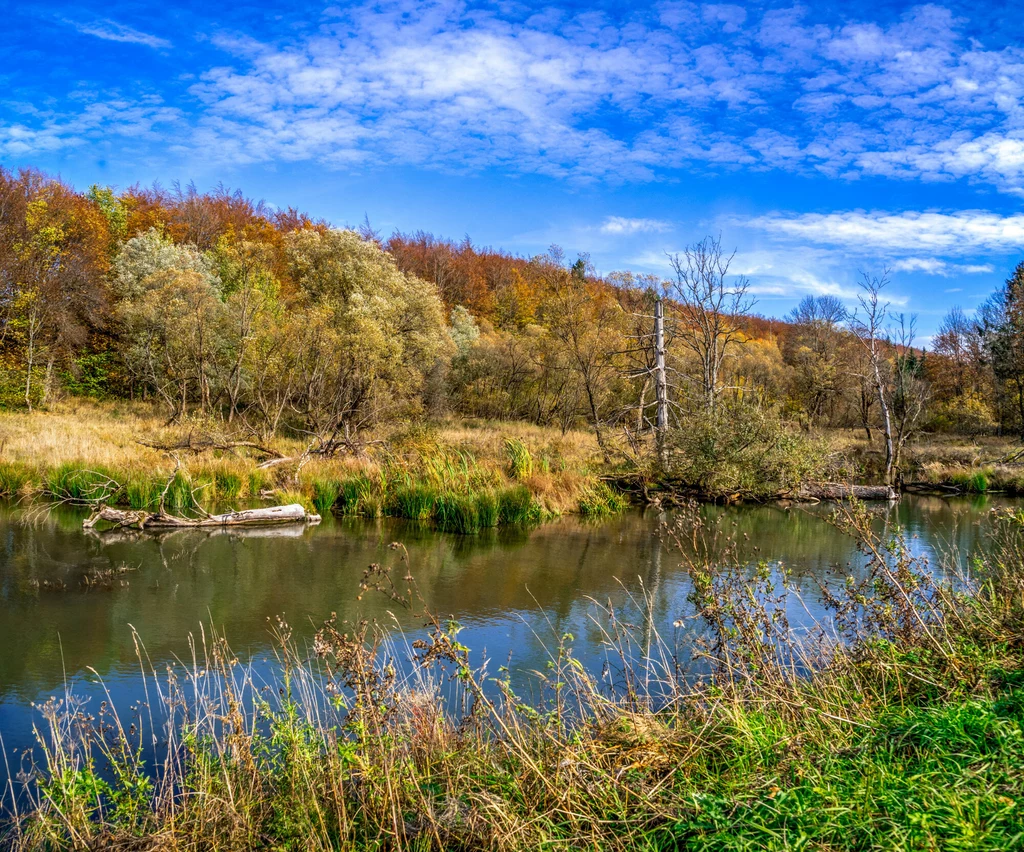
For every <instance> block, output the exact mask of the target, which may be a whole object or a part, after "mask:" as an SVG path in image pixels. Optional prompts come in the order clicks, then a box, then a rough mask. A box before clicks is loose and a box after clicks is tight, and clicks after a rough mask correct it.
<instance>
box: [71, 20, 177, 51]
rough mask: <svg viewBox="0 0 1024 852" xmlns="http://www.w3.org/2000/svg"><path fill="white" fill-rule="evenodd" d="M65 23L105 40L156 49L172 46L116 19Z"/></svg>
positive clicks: (166, 41)
mask: <svg viewBox="0 0 1024 852" xmlns="http://www.w3.org/2000/svg"><path fill="white" fill-rule="evenodd" d="M67 23H69V24H71V26H73V27H74V28H75V29H76V30H78V31H79V32H80V33H83V34H85V35H91V36H95V37H96V38H101V39H104V40H105V41H120V42H124V43H126V44H141V45H144V46H146V47H152V48H155V49H158V50H166V49H168V48H170V47H171V46H172V45H171V43H170V42H169V41H168V40H167V39H165V38H160V37H159V36H155V35H150V34H149V33H144V32H142V30H137V29H135V28H134V27H129V26H127V25H125V24H119V23H117V21H111V20H105V21H93V22H91V23H76V22H74V21H68V22H67Z"/></svg>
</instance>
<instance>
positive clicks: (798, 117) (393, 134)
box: [0, 0, 1024, 334]
mask: <svg viewBox="0 0 1024 852" xmlns="http://www.w3.org/2000/svg"><path fill="white" fill-rule="evenodd" d="M1020 12H1021V8H1020V4H1019V0H1018V2H1005V3H985V2H975V3H953V4H929V5H912V4H902V3H893V2H889V3H885V2H873V3H854V2H848V3H841V4H838V3H837V4H828V3H815V4H813V5H807V6H799V5H796V6H794V5H791V4H789V3H748V4H742V5H730V4H722V3H710V4H709V3H705V4H700V3H690V2H677V0H668V1H667V2H661V3H653V4H630V3H624V2H615V3H612V2H606V3H601V2H597V3H593V2H591V3H587V4H585V5H570V4H560V5H546V4H545V5H542V4H526V3H512V2H510V3H500V2H499V3H487V4H472V3H458V2H438V3H414V2H408V0H398V2H379V3H367V4H363V3H344V4H338V5H333V6H331V5H314V4H305V5H303V6H302V7H299V6H292V5H286V4H277V5H272V4H261V5H259V6H254V5H245V4H227V3H224V4H213V3H199V2H194V0H193V2H183V3H164V4H150V3H143V2H121V0H110V2H104V3H97V2H87V3H73V4H66V3H65V4H62V3H60V2H55V3H51V4H45V5H44V4H18V5H13V6H11V7H10V8H8V9H7V10H6V11H5V13H4V15H5V29H6V30H7V37H6V38H5V39H4V41H3V43H2V45H0V162H2V163H3V164H4V165H6V166H8V167H16V166H21V165H35V166H38V167H41V168H43V169H45V170H47V171H50V172H53V173H59V174H60V175H62V176H63V177H64V178H66V179H68V180H70V181H71V182H72V183H74V184H76V185H78V186H81V187H85V186H88V185H89V184H91V183H94V182H97V183H101V184H111V185H114V186H117V187H125V186H128V185H130V184H133V183H136V182H141V183H144V184H148V183H150V182H151V181H153V180H159V181H160V182H162V183H163V184H165V185H167V184H170V183H171V182H172V181H173V180H181V181H182V182H187V181H189V180H195V182H196V183H197V185H198V186H199V187H200V188H209V187H211V186H213V185H214V184H215V183H217V182H218V181H223V182H224V183H226V184H228V185H230V186H232V187H241V188H242V189H243V190H244V191H245V192H246V193H247V194H250V195H253V196H255V197H260V198H264V199H265V200H266V201H267V202H269V203H271V204H275V205H281V206H286V205H295V206H299V207H301V208H303V209H306V210H308V211H309V212H311V213H313V214H314V215H317V216H323V217H325V218H327V219H329V220H330V221H332V222H334V223H336V224H339V225H341V224H346V223H350V224H355V223H358V222H361V221H362V219H363V217H364V215H368V216H369V218H370V221H371V223H372V224H373V225H374V226H375V227H377V228H380V229H381V230H382V231H383V232H384V233H388V232H390V231H391V230H392V229H394V228H399V229H402V230H412V229H417V228H423V229H425V230H430V231H433V232H435V233H438V234H443V235H447V236H452V237H456V238H461V237H462V236H463V235H464V234H469V235H470V236H471V237H472V238H473V240H474V242H476V243H477V244H481V245H494V246H500V247H503V248H506V249H509V250H512V251H514V252H517V253H521V254H524V255H532V254H538V253H541V252H543V251H544V250H545V249H546V248H547V246H548V245H549V244H551V243H558V244H560V245H562V246H563V247H564V248H565V249H566V251H567V252H568V253H569V254H570V255H572V254H574V253H575V252H589V253H590V255H591V257H592V260H593V261H594V263H595V265H596V266H597V268H598V269H599V270H600V271H602V272H609V271H612V270H616V269H632V270H634V271H640V272H656V273H663V274H667V271H668V267H667V263H666V258H665V254H666V252H673V251H677V250H680V249H682V248H683V247H684V246H685V245H686V244H687V243H689V242H692V241H694V240H696V239H699V238H700V237H701V236H703V235H704V234H706V233H715V234H717V233H721V234H722V238H723V241H724V242H725V243H726V244H727V245H728V246H730V247H732V246H734V247H736V249H737V256H736V260H735V262H734V269H735V270H736V271H737V272H742V273H744V274H746V275H748V276H749V278H750V280H751V284H752V289H753V290H754V292H755V293H756V294H757V298H758V305H757V310H758V311H759V312H761V313H764V314H766V315H781V314H783V313H785V312H786V311H787V310H788V309H789V308H790V307H791V306H792V305H793V304H794V302H795V301H796V300H798V299H799V298H800V297H801V296H803V295H806V294H808V293H812V294H817V293H833V294H836V295H839V296H840V297H842V298H844V299H846V300H852V299H853V298H854V297H855V294H856V279H857V276H858V271H859V270H871V271H877V270H879V269H880V268H881V267H882V266H883V265H888V266H890V267H891V268H892V269H893V284H892V287H891V298H892V299H893V301H894V302H895V303H896V304H897V305H899V306H900V307H901V308H902V309H904V310H906V311H908V312H914V313H917V314H918V315H919V321H920V328H921V330H922V332H923V333H925V334H928V333H930V332H931V331H932V330H933V329H934V327H935V326H936V325H937V324H938V322H939V321H940V320H941V316H942V314H943V313H944V312H945V311H946V310H947V309H948V308H949V307H951V306H952V305H954V304H960V305H962V306H963V307H964V308H965V309H966V310H971V309H973V308H975V307H976V306H977V304H978V303H979V302H980V301H981V300H982V299H983V298H985V297H986V296H987V295H988V294H989V293H990V292H991V291H992V290H993V289H994V288H995V287H996V286H997V285H998V284H999V283H1000V282H1001V281H1002V280H1003V279H1004V278H1005V277H1006V276H1007V274H1008V273H1009V271H1010V269H1011V268H1012V266H1013V265H1014V264H1015V263H1016V262H1017V260H1019V259H1022V258H1024V211H1022V210H1021V201H1022V198H1024V48H1022V46H1021V45H1024V15H1022V14H1020Z"/></svg>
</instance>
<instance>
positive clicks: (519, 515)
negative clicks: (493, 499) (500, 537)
mask: <svg viewBox="0 0 1024 852" xmlns="http://www.w3.org/2000/svg"><path fill="white" fill-rule="evenodd" d="M497 502H498V522H499V523H500V524H501V525H502V526H526V525H529V524H536V523H539V522H540V521H541V520H542V518H543V510H542V509H541V506H540V504H539V503H538V502H537V501H536V500H535V499H534V498H533V495H532V494H531V493H530V489H529V488H527V487H526V486H525V485H513V486H512V487H511V488H504V489H502V490H501V491H499V492H498V501H497Z"/></svg>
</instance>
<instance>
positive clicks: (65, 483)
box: [44, 462, 121, 503]
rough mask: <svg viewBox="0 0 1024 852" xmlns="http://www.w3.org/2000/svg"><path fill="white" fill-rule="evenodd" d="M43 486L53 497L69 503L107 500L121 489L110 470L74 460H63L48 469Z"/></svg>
mask: <svg viewBox="0 0 1024 852" xmlns="http://www.w3.org/2000/svg"><path fill="white" fill-rule="evenodd" d="M44 487H45V488H46V491H47V492H48V493H49V494H50V495H52V496H53V497H56V498H57V499H59V500H67V501H68V502H71V503H95V502H101V501H109V500H111V499H113V498H114V496H115V495H116V494H117V493H118V492H119V491H120V490H121V486H120V483H119V482H118V481H117V480H116V479H114V477H113V476H112V475H111V473H110V471H108V470H106V469H105V468H103V467H95V468H89V467H85V466H83V465H81V464H78V463H76V462H65V463H64V464H61V465H58V466H57V467H55V468H53V469H51V470H50V471H48V472H47V473H46V477H45V480H44Z"/></svg>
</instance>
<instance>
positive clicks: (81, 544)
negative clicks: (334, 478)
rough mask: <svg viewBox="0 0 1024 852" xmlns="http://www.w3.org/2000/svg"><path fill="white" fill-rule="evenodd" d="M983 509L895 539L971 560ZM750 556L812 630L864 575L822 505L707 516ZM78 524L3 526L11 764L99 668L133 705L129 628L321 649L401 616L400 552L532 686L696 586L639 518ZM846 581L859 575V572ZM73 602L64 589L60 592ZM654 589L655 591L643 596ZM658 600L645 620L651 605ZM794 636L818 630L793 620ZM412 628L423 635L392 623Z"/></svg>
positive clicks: (500, 660)
mask: <svg viewBox="0 0 1024 852" xmlns="http://www.w3.org/2000/svg"><path fill="white" fill-rule="evenodd" d="M992 505H993V504H991V503H986V502H984V501H980V502H979V501H973V502H972V501H966V500H960V501H950V500H944V499H938V498H926V497H908V498H905V499H904V500H902V501H901V502H900V503H899V504H897V505H896V506H894V507H893V508H891V509H890V510H889V512H888V515H887V517H886V519H885V523H888V524H898V525H900V526H902V527H903V528H904V529H905V530H906V531H907V533H908V534H909V535H910V536H911V537H912V541H913V546H914V547H915V549H916V550H918V552H921V553H926V554H931V555H935V554H938V553H944V552H947V551H953V552H955V553H957V554H959V555H960V556H961V557H966V556H967V555H968V554H970V553H972V552H975V551H976V550H977V549H978V548H979V547H980V545H981V543H982V537H983V535H984V524H985V519H986V516H987V510H988V509H989V508H991V506H992ZM704 511H705V512H707V514H708V515H709V516H710V517H712V518H718V519H719V520H720V522H721V523H722V524H723V525H725V526H726V527H727V528H728V529H729V531H730V532H731V533H732V534H733V535H734V536H735V538H736V540H737V541H738V542H739V543H740V546H741V548H742V550H743V556H744V558H745V559H749V560H752V561H756V560H759V559H765V560H768V561H783V562H785V564H786V565H787V567H788V568H789V569H790V570H791V572H792V576H793V578H794V581H795V582H796V583H797V585H798V586H799V587H800V589H801V592H802V594H803V597H804V600H805V602H806V603H807V605H808V608H809V610H810V615H812V616H813V615H814V614H815V606H816V605H815V600H816V596H817V594H818V584H819V582H822V581H827V580H828V578H829V576H830V575H832V574H834V572H835V570H836V568H837V567H838V568H839V569H840V572H841V573H847V572H849V571H853V572H856V568H857V566H858V565H859V563H860V557H859V554H858V553H857V550H856V547H855V544H854V542H852V541H851V540H850V539H849V538H847V537H846V536H844V535H842V534H840V533H839V532H837V531H836V530H835V529H834V528H833V527H832V526H830V525H829V524H828V523H826V522H825V520H824V516H825V515H826V514H827V513H828V511H829V509H828V507H826V506H816V507H797V506H793V507H784V506H756V507H734V508H727V509H726V508H717V507H708V508H707V509H705V510H704ZM81 519H82V513H80V512H77V511H75V510H71V509H67V508H58V509H54V510H53V511H51V512H49V513H45V514H42V513H39V512H33V513H26V512H24V511H22V510H18V509H16V508H11V507H7V508H5V509H3V510H2V511H0V531H2V547H0V626H2V636H3V642H2V645H0V734H2V735H3V737H4V740H5V744H6V746H7V747H8V748H11V747H12V746H19V745H24V744H27V743H28V742H29V740H30V730H31V729H30V727H29V726H30V721H31V718H32V711H31V708H30V704H31V702H33V701H40V700H44V699H45V698H46V697H47V696H49V695H51V694H53V693H54V692H60V691H62V690H63V688H64V684H65V683H66V682H71V683H73V684H74V685H75V688H76V690H78V691H81V692H84V693H86V694H90V693H93V694H95V692H96V689H97V688H96V687H95V686H94V685H90V684H89V683H88V680H89V678H88V676H87V673H88V669H89V667H92V668H93V669H95V670H96V672H98V673H99V675H100V676H101V677H102V678H103V680H104V683H105V684H106V686H107V688H109V689H111V690H112V692H113V693H115V696H117V695H120V696H122V697H128V698H130V697H131V696H133V695H134V692H135V690H136V689H137V688H138V683H137V681H138V671H139V664H138V661H137V658H136V647H135V640H134V639H133V635H132V630H131V627H130V626H129V625H131V626H134V628H135V629H136V630H137V632H138V634H139V636H141V637H142V639H143V641H144V642H145V646H146V650H147V652H148V655H149V658H150V659H151V660H152V663H153V665H154V666H155V668H156V669H157V670H158V671H160V670H162V668H163V666H164V665H165V664H167V663H169V662H173V661H174V660H175V659H178V658H185V657H187V656H188V654H189V647H188V636H189V634H190V633H191V634H194V633H197V632H198V631H199V629H200V627H201V625H202V624H204V623H205V624H207V625H209V624H211V623H212V624H213V625H215V626H216V627H217V629H218V630H219V631H220V632H221V633H222V634H223V635H225V636H227V637H228V640H229V641H230V643H231V645H232V647H233V648H234V649H235V651H236V653H239V654H241V655H243V656H244V655H260V654H265V653H266V651H267V649H268V647H269V644H270V636H269V625H268V619H271V618H272V617H274V616H277V615H281V616H283V617H284V618H285V619H287V620H288V621H289V622H290V623H291V624H292V626H293V628H295V631H296V636H297V637H298V638H299V639H300V640H301V639H302V638H303V637H309V636H311V635H312V633H313V632H314V630H315V629H316V627H317V626H318V625H319V624H320V623H321V622H322V621H323V620H324V619H326V618H327V617H329V616H330V615H331V613H332V612H336V613H337V614H338V618H339V620H342V621H344V620H350V621H352V620H356V619H358V618H360V617H371V618H378V619H381V620H388V619H389V616H388V612H389V611H395V610H396V607H395V605H394V604H393V603H391V604H389V603H388V602H387V601H385V600H383V599H380V598H377V597H375V596H373V595H368V596H366V597H365V598H364V599H363V600H362V601H360V600H358V592H359V582H360V579H361V577H362V573H363V570H364V569H365V568H366V566H367V565H369V564H370V563H372V562H378V563H388V562H394V561H395V559H396V554H395V552H394V551H392V550H390V549H389V547H388V545H389V544H390V543H391V542H393V541H401V542H402V543H403V544H404V545H405V546H406V547H407V548H408V552H409V556H410V564H411V566H412V573H413V575H414V576H415V578H416V582H417V584H418V588H419V591H420V593H421V594H422V596H423V599H424V603H425V604H426V606H427V607H429V608H430V609H431V610H432V611H434V612H438V613H440V614H443V615H448V614H451V615H453V616H454V617H456V618H457V619H458V620H459V621H460V622H462V623H463V624H464V625H465V626H466V628H467V629H466V631H465V633H464V634H462V636H461V637H460V638H462V639H463V641H465V642H466V644H468V645H470V646H471V647H472V648H474V649H475V650H476V651H477V656H478V658H479V657H481V655H482V654H483V652H484V651H485V650H486V653H487V655H488V656H489V657H490V658H491V659H492V660H494V661H495V664H494V666H493V667H492V671H493V669H495V668H496V667H497V665H501V664H504V663H505V661H506V659H507V658H509V657H510V656H511V659H512V664H513V669H514V671H515V672H517V673H519V676H522V677H527V676H526V675H524V674H522V673H524V672H528V671H530V670H536V669H541V668H543V664H544V662H545V660H546V659H547V655H548V653H549V649H550V648H551V647H552V646H553V645H556V644H557V641H558V637H559V636H561V635H562V634H564V633H566V632H571V633H573V634H574V635H575V636H576V637H577V641H576V653H577V655H578V656H579V657H580V658H581V659H583V660H584V661H585V662H588V663H589V664H591V665H595V666H599V665H600V664H601V662H602V661H603V659H604V655H605V651H606V649H604V648H603V647H602V638H603V634H602V629H601V625H600V621H599V620H598V619H594V618H593V614H594V611H595V607H594V603H595V602H596V603H598V604H601V605H611V606H613V607H615V609H616V611H617V612H619V613H620V614H621V615H622V617H624V618H628V619H631V620H633V622H634V623H637V624H642V625H643V627H644V630H645V631H646V633H647V635H648V636H649V637H650V636H653V634H654V633H655V632H660V633H662V634H663V635H667V636H671V635H672V634H673V632H674V631H673V628H672V623H673V621H674V620H675V619H677V618H679V617H680V615H681V614H682V613H683V612H684V610H685V609H686V595H687V593H688V591H689V584H688V578H687V575H686V574H685V572H684V571H683V570H681V568H680V567H679V558H678V556H677V555H676V554H675V552H674V551H673V550H672V549H671V547H670V546H669V545H668V544H667V543H665V542H663V541H662V540H661V539H660V538H659V536H658V535H657V529H658V524H659V521H660V520H661V519H662V516H659V515H658V514H657V513H654V512H647V513H642V512H639V511H637V512H628V513H625V514H623V515H621V516H618V517H615V518H613V519H610V520H606V521H602V522H600V523H592V522H590V523H588V522H584V521H582V520H580V519H574V518H566V519H563V520H561V521H558V522H556V523H552V524H548V525H545V526H543V527H540V528H539V529H536V530H533V531H529V532H526V531H511V532H510V531H499V532H492V533H490V534H484V535H481V536H478V537H472V538H462V537H457V536H448V535H439V534H437V533H435V532H432V531H430V530H428V529H424V528H422V527H419V526H416V525H414V524H410V523H406V522H400V521H393V520H388V519H385V520H380V521H376V522H366V521H356V520H340V521H339V520H333V521H332V520H330V519H327V520H325V522H324V523H323V524H322V525H320V526H319V527H315V528H308V529H306V528H301V527H294V528H289V529H281V528H278V529H270V530H244V531H237V530H232V531H220V530H217V531H209V530H176V531H172V532H169V533H165V534H163V535H160V536H150V535H141V534H134V533H114V534H108V535H89V534H86V533H84V532H83V531H82V529H81ZM119 566H128V567H130V568H131V569H132V570H131V571H130V572H128V573H125V574H123V575H118V576H119V578H123V579H124V580H126V582H127V584H126V585H124V586H122V585H120V579H119V580H115V582H114V583H113V585H112V587H111V588H109V589H96V588H91V589H87V588H84V587H83V586H82V584H81V578H82V576H83V575H86V574H89V573H90V572H95V571H103V570H109V569H116V568H118V567H119ZM847 566H849V567H847ZM61 585H63V586H66V588H67V591H63V592H57V591H50V590H48V589H47V587H48V586H49V587H54V586H61ZM642 589H645V590H646V593H647V598H645V597H644V594H643V592H642V591H641V590H642ZM646 599H649V601H650V605H649V606H648V605H646V604H645V603H644V600H646ZM791 615H792V617H793V619H794V620H799V619H801V618H804V619H806V618H807V617H808V614H807V613H806V612H804V611H803V609H802V607H801V608H800V611H796V610H794V612H793V613H791ZM395 617H396V618H397V620H398V623H399V624H400V625H401V627H402V629H404V630H406V631H409V632H415V631H417V630H419V629H420V628H422V619H420V618H417V617H416V616H414V615H412V614H410V613H407V612H404V611H402V610H397V611H395Z"/></svg>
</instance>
